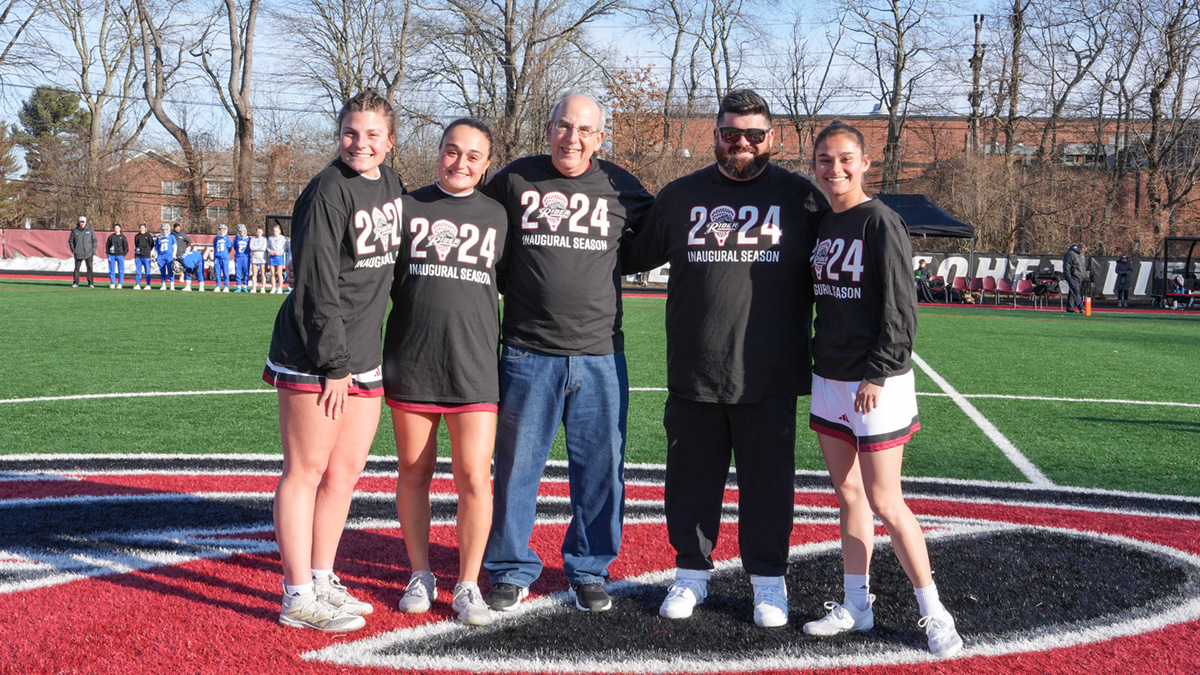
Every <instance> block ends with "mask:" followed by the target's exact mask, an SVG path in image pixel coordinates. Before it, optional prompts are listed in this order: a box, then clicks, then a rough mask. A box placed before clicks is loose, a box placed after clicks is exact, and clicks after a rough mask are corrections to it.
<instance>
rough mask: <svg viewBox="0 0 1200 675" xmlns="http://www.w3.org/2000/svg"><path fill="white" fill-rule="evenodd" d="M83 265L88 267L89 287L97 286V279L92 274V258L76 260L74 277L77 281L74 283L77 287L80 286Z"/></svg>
mask: <svg viewBox="0 0 1200 675" xmlns="http://www.w3.org/2000/svg"><path fill="white" fill-rule="evenodd" d="M83 265H87V280H88V286H94V285H96V278H95V276H93V274H92V258H91V256H88V257H86V258H76V259H75V277H74V279H75V281H74V282H73V283H74V284H75V285H76V286H78V285H79V271H80V268H81V267H82V266H83Z"/></svg>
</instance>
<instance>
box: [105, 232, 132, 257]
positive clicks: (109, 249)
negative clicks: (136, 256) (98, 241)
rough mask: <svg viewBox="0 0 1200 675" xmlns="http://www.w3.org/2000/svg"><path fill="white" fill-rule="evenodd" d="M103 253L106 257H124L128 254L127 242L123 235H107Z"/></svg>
mask: <svg viewBox="0 0 1200 675" xmlns="http://www.w3.org/2000/svg"><path fill="white" fill-rule="evenodd" d="M104 252H105V254H106V255H119V256H121V257H124V256H125V254H126V253H129V240H128V239H126V238H125V235H123V234H117V233H115V232H114V233H113V234H110V235H108V239H106V240H105V241H104Z"/></svg>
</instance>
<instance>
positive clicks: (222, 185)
mask: <svg viewBox="0 0 1200 675" xmlns="http://www.w3.org/2000/svg"><path fill="white" fill-rule="evenodd" d="M204 184H205V186H206V189H207V190H208V196H209V197H228V196H229V194H230V192H231V190H230V188H231V186H232V184H231V183H230V182H229V181H227V180H206V181H204Z"/></svg>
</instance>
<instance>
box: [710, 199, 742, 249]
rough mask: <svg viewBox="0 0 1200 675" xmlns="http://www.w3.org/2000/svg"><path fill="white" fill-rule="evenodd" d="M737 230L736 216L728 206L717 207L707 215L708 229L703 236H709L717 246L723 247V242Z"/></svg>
mask: <svg viewBox="0 0 1200 675" xmlns="http://www.w3.org/2000/svg"><path fill="white" fill-rule="evenodd" d="M737 229H738V222H737V215H736V214H735V213H734V211H733V209H732V208H730V207H728V206H718V207H717V208H715V209H713V210H712V211H709V213H708V227H706V228H704V234H706V235H707V234H711V235H713V236H714V237H716V239H717V246H721V247H724V246H725V240H726V239H728V238H729V235H730V234H732V233H733V232H734V231H736V230H737Z"/></svg>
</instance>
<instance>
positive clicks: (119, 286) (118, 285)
mask: <svg viewBox="0 0 1200 675" xmlns="http://www.w3.org/2000/svg"><path fill="white" fill-rule="evenodd" d="M124 285H125V284H117V290H118V291H119V290H121V286H124Z"/></svg>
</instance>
